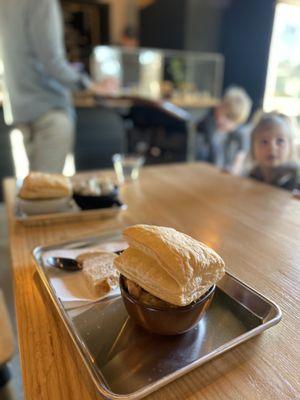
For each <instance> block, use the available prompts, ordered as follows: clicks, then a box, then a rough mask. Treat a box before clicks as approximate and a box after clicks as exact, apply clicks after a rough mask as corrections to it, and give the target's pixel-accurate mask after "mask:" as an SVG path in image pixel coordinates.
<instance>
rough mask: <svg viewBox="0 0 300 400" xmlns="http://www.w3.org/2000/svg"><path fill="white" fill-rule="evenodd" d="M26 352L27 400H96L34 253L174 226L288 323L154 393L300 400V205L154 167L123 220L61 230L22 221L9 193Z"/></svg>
mask: <svg viewBox="0 0 300 400" xmlns="http://www.w3.org/2000/svg"><path fill="white" fill-rule="evenodd" d="M5 189H6V201H7V206H8V218H9V229H10V246H11V253H12V265H13V272H14V288H15V300H16V312H17V321H18V332H19V345H20V354H21V363H22V371H23V379H24V390H25V394H26V399H27V400H45V399H51V400H52V399H53V400H69V399H70V400H77V399H84V400H90V399H96V394H95V388H94V386H93V383H92V381H91V379H90V378H89V376H88V375H87V373H86V370H85V367H84V365H83V362H82V361H81V359H80V357H79V356H78V355H77V353H76V352H75V351H74V345H73V343H72V342H71V339H70V338H69V336H68V334H67V332H66V330H65V328H64V325H63V323H62V322H61V321H60V319H59V317H58V315H57V314H56V313H55V311H54V308H53V307H52V305H51V303H50V301H49V299H48V296H47V294H46V292H45V290H44V289H43V287H41V285H40V281H39V279H37V277H36V275H35V265H34V262H33V259H32V257H31V254H30V252H31V249H32V248H33V247H35V246H37V245H49V244H52V243H58V242H60V241H66V240H72V239H77V238H81V237H84V236H91V235H94V234H98V233H99V232H100V231H102V230H105V229H108V228H117V227H123V226H125V225H127V224H133V223H136V222H143V223H149V224H157V225H166V226H173V227H175V228H176V229H178V230H180V231H183V232H186V233H187V234H190V235H192V236H193V237H195V238H198V239H200V240H202V241H203V242H205V243H206V244H208V245H210V246H212V247H213V248H214V249H215V250H217V251H218V252H219V253H220V254H221V255H222V257H223V258H224V259H225V261H226V264H227V270H228V271H230V272H232V273H233V274H234V275H236V276H238V277H239V278H240V279H241V280H243V281H244V282H246V283H247V284H249V285H250V286H252V287H253V288H255V289H256V290H258V291H259V292H261V293H263V294H264V295H266V296H267V297H269V298H270V299H272V300H273V301H275V302H276V303H278V305H280V307H281V309H282V312H283V319H282V321H281V322H280V323H279V324H278V325H276V326H275V327H273V328H271V329H270V330H268V331H266V332H264V333H263V334H262V335H260V336H258V337H256V338H254V339H251V340H250V341H248V342H246V343H244V344H242V345H240V346H238V347H237V348H235V349H233V350H231V351H229V352H227V353H225V354H223V355H222V356H219V357H218V358H217V359H215V360H213V361H211V362H209V363H207V364H205V365H203V366H201V367H199V368H198V369H196V370H194V371H193V372H191V373H189V374H187V375H185V376H184V377H182V378H180V379H178V380H177V381H175V382H173V383H171V384H169V385H168V386H166V387H164V388H162V389H160V390H159V391H158V392H155V393H153V394H152V395H151V396H149V398H151V399H152V400H154V399H155V400H158V399H160V400H162V399H164V400H165V399H178V400H183V399H189V400H192V399H201V400H203V399H214V400H216V399H220V400H221V399H222V400H223V399H234V400H237V399H249V400H250V399H251V400H252V399H263V400H266V399H281V400H283V399H297V398H298V399H299V398H300V380H299V371H300V363H299V353H300V345H299V331H300V326H299V314H300V307H299V304H300V295H299V293H300V292H299V288H300V245H299V244H300V242H299V239H300V201H299V200H295V199H293V198H292V197H291V195H290V194H289V193H288V192H285V191H282V190H280V189H276V188H273V187H270V186H267V185H263V184H260V183H256V182H254V181H251V180H247V179H243V178H237V177H232V176H230V175H227V174H224V173H221V172H219V171H217V170H216V169H214V168H213V167H211V166H208V165H205V164H190V165H179V164H177V165H172V166H170V165H169V166H168V165H165V166H157V167H149V168H144V170H143V171H142V175H141V179H140V180H139V181H137V182H134V183H129V184H127V185H125V186H124V187H123V188H122V196H123V199H124V200H125V202H126V203H127V204H128V206H129V210H128V211H127V212H126V214H124V215H123V216H122V217H120V218H119V219H117V220H106V221H102V222H101V221H92V222H91V221H89V222H85V223H82V222H80V223H73V224H70V225H56V226H52V227H47V228H42V227H36V228H35V227H30V228H29V227H28V228H25V227H23V226H22V225H19V224H16V223H14V221H13V214H12V212H13V210H12V205H13V183H12V181H7V182H6V184H5Z"/></svg>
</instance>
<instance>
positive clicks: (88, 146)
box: [74, 107, 125, 171]
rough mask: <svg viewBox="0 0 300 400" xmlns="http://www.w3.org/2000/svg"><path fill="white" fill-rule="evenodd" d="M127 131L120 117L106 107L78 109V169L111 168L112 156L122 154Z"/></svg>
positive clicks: (75, 156)
mask: <svg viewBox="0 0 300 400" xmlns="http://www.w3.org/2000/svg"><path fill="white" fill-rule="evenodd" d="M124 149H125V130H124V126H123V121H122V119H121V117H120V116H119V115H118V114H117V113H115V112H114V111H113V110H110V109H108V108H104V107H82V108H77V132H76V143H75V152H74V158H75V167H76V170H79V171H80V170H91V169H101V168H110V167H112V159H111V158H112V155H113V154H115V153H123V152H124Z"/></svg>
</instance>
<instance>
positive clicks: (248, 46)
mask: <svg viewBox="0 0 300 400" xmlns="http://www.w3.org/2000/svg"><path fill="white" fill-rule="evenodd" d="M275 4H276V0H251V1H249V0H233V1H232V3H231V6H230V7H229V8H227V9H226V10H225V12H224V16H223V21H222V28H221V33H222V34H221V42H220V51H221V52H222V53H223V54H224V56H225V75H224V87H227V86H228V85H231V84H237V85H241V86H243V87H244V88H245V89H246V90H247V92H248V93H249V94H250V96H251V98H252V100H253V106H254V109H255V108H257V107H259V106H261V105H262V101H263V96H264V89H265V83H266V74H267V66H268V56H269V47H270V42H271V34H272V26H273V19H274V12H275Z"/></svg>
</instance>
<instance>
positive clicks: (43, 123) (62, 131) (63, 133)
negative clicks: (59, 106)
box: [18, 110, 75, 173]
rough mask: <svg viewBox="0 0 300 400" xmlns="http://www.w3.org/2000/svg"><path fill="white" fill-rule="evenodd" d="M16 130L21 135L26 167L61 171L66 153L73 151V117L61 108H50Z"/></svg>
mask: <svg viewBox="0 0 300 400" xmlns="http://www.w3.org/2000/svg"><path fill="white" fill-rule="evenodd" d="M18 129H19V130H20V131H21V132H22V134H23V141H24V147H25V150H26V153H27V157H28V161H29V170H31V171H43V172H53V173H61V172H62V170H63V167H64V164H65V160H66V156H67V154H68V153H70V152H72V150H73V144H74V130H75V123H74V120H73V118H72V117H71V116H70V115H69V114H68V113H66V112H64V111H62V110H51V111H48V112H47V113H46V114H44V115H42V116H41V117H39V118H38V119H36V120H35V121H33V122H31V123H29V124H22V125H20V126H18Z"/></svg>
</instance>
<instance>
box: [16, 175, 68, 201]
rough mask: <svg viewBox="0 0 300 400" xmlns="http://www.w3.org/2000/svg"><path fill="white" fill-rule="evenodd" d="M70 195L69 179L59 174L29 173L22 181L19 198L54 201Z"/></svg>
mask: <svg viewBox="0 0 300 400" xmlns="http://www.w3.org/2000/svg"><path fill="white" fill-rule="evenodd" d="M71 194H72V184H71V181H70V180H69V178H67V177H65V176H63V175H60V174H46V173H42V172H30V173H29V175H27V176H26V178H25V179H24V181H23V185H22V187H21V189H20V192H19V197H21V198H22V199H26V200H36V199H56V198H60V197H67V196H70V195H71Z"/></svg>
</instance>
